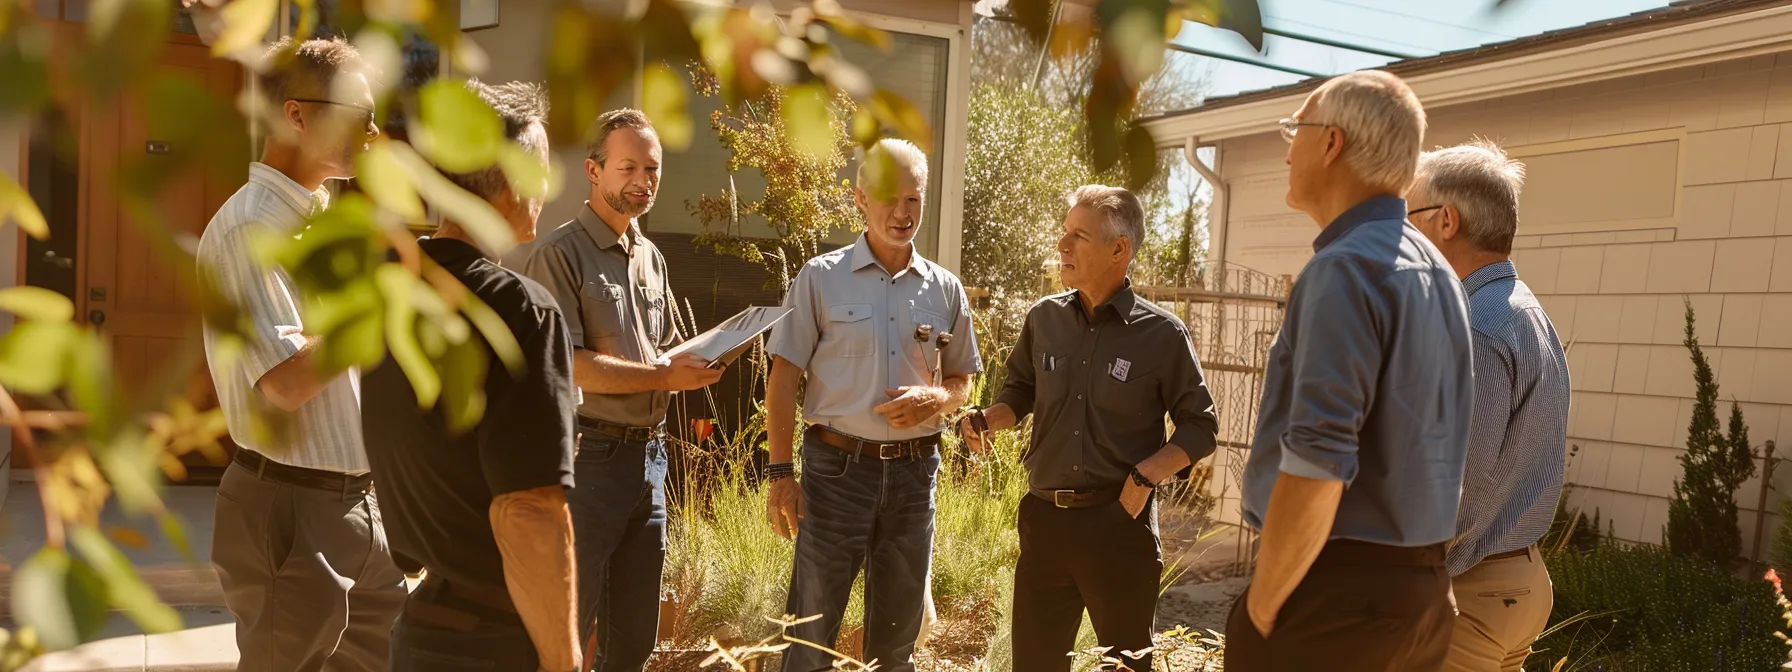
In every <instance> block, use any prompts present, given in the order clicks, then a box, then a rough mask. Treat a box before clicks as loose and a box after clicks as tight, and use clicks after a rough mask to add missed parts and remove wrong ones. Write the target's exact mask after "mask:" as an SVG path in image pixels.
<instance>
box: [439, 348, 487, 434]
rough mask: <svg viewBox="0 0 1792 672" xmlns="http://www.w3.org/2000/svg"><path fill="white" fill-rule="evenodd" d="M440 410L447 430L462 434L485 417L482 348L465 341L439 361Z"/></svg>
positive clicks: (484, 366)
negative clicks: (445, 420)
mask: <svg viewBox="0 0 1792 672" xmlns="http://www.w3.org/2000/svg"><path fill="white" fill-rule="evenodd" d="M441 365H442V411H443V413H444V414H445V415H446V416H447V418H448V429H449V431H452V432H456V433H459V432H464V431H467V430H470V429H472V428H473V427H474V426H475V425H478V424H479V418H480V417H482V416H484V415H485V403H486V399H485V371H486V363H485V348H483V347H481V346H480V344H479V342H478V341H475V340H470V339H469V340H465V341H462V342H460V343H459V344H457V345H454V346H453V347H450V348H448V351H447V353H445V354H444V356H443V358H442V362H441Z"/></svg>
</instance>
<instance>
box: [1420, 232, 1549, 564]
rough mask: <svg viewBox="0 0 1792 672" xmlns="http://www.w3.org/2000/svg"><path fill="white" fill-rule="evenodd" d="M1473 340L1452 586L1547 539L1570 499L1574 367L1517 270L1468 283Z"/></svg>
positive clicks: (1492, 267) (1486, 272)
mask: <svg viewBox="0 0 1792 672" xmlns="http://www.w3.org/2000/svg"><path fill="white" fill-rule="evenodd" d="M1462 289H1463V291H1465V292H1468V317H1469V325H1470V327H1472V328H1473V330H1474V332H1473V333H1474V348H1475V415H1474V425H1473V430H1472V431H1471V432H1470V433H1469V438H1468V466H1467V468H1466V469H1465V470H1464V471H1463V476H1462V510H1461V511H1460V512H1458V513H1457V514H1456V530H1457V532H1458V534H1459V535H1460V537H1459V538H1458V539H1457V540H1456V543H1455V545H1453V546H1451V547H1450V552H1449V555H1448V558H1447V560H1446V566H1447V567H1448V568H1449V570H1450V574H1451V575H1452V576H1454V575H1457V574H1461V573H1463V572H1466V571H1468V569H1469V568H1470V567H1473V566H1475V564H1476V563H1478V562H1480V561H1481V559H1482V558H1485V557H1487V556H1489V555H1492V554H1495V553H1505V552H1507V551H1516V550H1518V549H1521V548H1524V547H1526V546H1529V545H1531V544H1534V543H1537V540H1539V539H1542V538H1543V533H1545V532H1548V531H1549V523H1550V521H1551V520H1552V519H1553V518H1554V516H1555V511H1556V500H1558V499H1560V498H1561V496H1562V446H1563V445H1564V444H1565V443H1567V441H1568V389H1569V386H1568V358H1567V357H1566V356H1565V355H1563V353H1562V341H1561V339H1560V338H1558V337H1557V336H1556V329H1555V326H1554V325H1552V324H1550V322H1549V316H1548V315H1546V314H1544V312H1543V305H1542V304H1540V303H1538V302H1537V297H1536V295H1534V294H1532V293H1531V288H1530V287H1528V286H1526V285H1525V284H1524V281H1522V280H1519V279H1518V269H1517V268H1515V267H1513V265H1512V262H1510V261H1501V262H1495V263H1492V264H1488V265H1486V266H1482V267H1481V268H1480V269H1478V270H1476V271H1475V272H1473V273H1470V274H1469V275H1468V277H1467V278H1464V279H1463V280H1462Z"/></svg>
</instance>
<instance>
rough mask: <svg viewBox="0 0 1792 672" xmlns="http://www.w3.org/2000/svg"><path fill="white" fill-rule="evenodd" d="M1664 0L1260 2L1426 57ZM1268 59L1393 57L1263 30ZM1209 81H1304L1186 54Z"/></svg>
mask: <svg viewBox="0 0 1792 672" xmlns="http://www.w3.org/2000/svg"><path fill="white" fill-rule="evenodd" d="M1666 4H1667V2H1666V1H1665V0H1510V1H1509V2H1507V3H1506V5H1507V6H1506V7H1504V8H1501V9H1499V10H1494V9H1492V8H1493V5H1494V0H1259V6H1260V7H1261V8H1262V10H1263V24H1264V25H1265V26H1268V27H1272V28H1280V29H1282V30H1285V31H1289V32H1297V33H1305V34H1309V35H1313V36H1317V37H1323V38H1328V39H1332V40H1337V41H1340V42H1349V43H1354V44H1362V45H1373V46H1376V47H1380V48H1383V49H1386V50H1389V51H1395V52H1401V53H1407V54H1412V55H1415V56H1429V55H1432V54H1436V53H1438V52H1440V51H1452V50H1456V49H1466V48H1469V47H1474V46H1477V45H1481V44H1487V43H1489V42H1503V41H1505V40H1510V39H1513V38H1516V37H1521V36H1524V35H1533V34H1536V33H1540V32H1543V31H1546V30H1555V29H1558V28H1567V27H1571V26H1577V25H1580V24H1583V23H1587V22H1589V21H1597V20H1600V19H1607V18H1611V17H1615V16H1622V15H1625V14H1630V13H1632V12H1637V11H1642V10H1646V9H1651V8H1655V7H1661V6H1664V5H1666ZM1185 26H1186V27H1185V28H1184V29H1183V31H1182V34H1181V35H1179V36H1177V42H1179V43H1181V44H1187V45H1190V46H1195V47H1200V48H1203V49H1208V50H1211V51H1221V52H1225V53H1230V54H1236V55H1240V56H1253V53H1252V50H1251V47H1250V45H1249V44H1246V43H1245V41H1244V40H1243V39H1242V38H1240V37H1238V36H1237V35H1235V34H1232V33H1229V32H1226V31H1222V30H1217V29H1213V28H1209V27H1207V26H1203V25H1198V24H1195V23H1187V24H1185ZM1264 46H1265V48H1266V50H1267V52H1268V53H1267V54H1266V55H1264V56H1258V58H1262V59H1263V60H1268V61H1273V62H1276V63H1280V64H1284V65H1289V66H1293V67H1296V68H1300V69H1303V70H1309V71H1317V72H1324V73H1334V74H1335V73H1340V72H1348V71H1351V70H1357V69H1361V68H1369V67H1375V66H1378V65H1382V64H1385V63H1387V62H1388V61H1390V60H1393V59H1390V58H1388V57H1385V56H1377V55H1374V54H1363V53H1357V52H1351V51H1345V50H1341V49H1335V48H1332V47H1326V46H1321V45H1316V44H1312V43H1307V42H1300V41H1297V40H1291V39H1287V38H1282V37H1276V36H1273V35H1271V36H1266V37H1265V43H1264ZM1186 58H1189V59H1193V60H1194V61H1195V62H1196V63H1197V64H1198V66H1197V68H1196V70H1197V71H1200V72H1204V73H1205V75H1206V77H1207V79H1208V88H1209V95H1211V96H1222V95H1228V94H1232V93H1238V92H1241V91H1250V90H1254V89H1262V88H1268V87H1271V86H1277V85H1281V84H1288V83H1291V82H1295V81H1299V80H1300V79H1302V77H1301V76H1300V75H1293V74H1288V73H1283V72H1277V71H1274V70H1268V69H1265V68H1259V67H1255V66H1251V65H1245V64H1240V63H1231V62H1227V61H1223V60H1219V59H1212V58H1205V57H1200V56H1186Z"/></svg>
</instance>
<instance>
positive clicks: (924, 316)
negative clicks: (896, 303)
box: [902, 308, 958, 371]
mask: <svg viewBox="0 0 1792 672" xmlns="http://www.w3.org/2000/svg"><path fill="white" fill-rule="evenodd" d="M908 316H909V325H908V330H907V331H904V332H902V334H903V335H904V336H907V337H908V338H911V339H912V338H914V334H915V330H916V329H918V328H920V327H922V326H928V327H932V328H933V332H932V333H931V334H930V335H928V337H927V342H925V343H921V344H920V346H921V357H922V362H921V363H922V366H923V367H924V368H925V369H926V370H929V371H931V370H933V361H934V354H935V353H937V352H939V349H940V346H939V337H940V334H942V333H945V332H946V331H947V330H948V329H951V328H952V325H950V324H947V323H946V318H944V317H941V316H940V315H939V314H938V313H935V312H933V311H930V310H925V309H922V308H911V309H909V311H908ZM952 337H953V338H958V334H953V335H952Z"/></svg>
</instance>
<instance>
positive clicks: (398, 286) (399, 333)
mask: <svg viewBox="0 0 1792 672" xmlns="http://www.w3.org/2000/svg"><path fill="white" fill-rule="evenodd" d="M376 273H377V275H376V276H375V280H376V281H377V282H378V283H379V286H380V292H381V293H382V294H384V295H385V297H386V347H387V348H388V350H389V351H390V352H391V354H392V361H394V362H397V363H398V368H399V369H401V370H403V371H404V374H405V376H406V377H408V378H410V379H411V389H412V390H413V391H415V392H416V393H417V406H418V408H423V409H428V408H433V407H434V406H435V405H436V398H437V397H438V396H439V395H441V393H442V379H441V378H440V377H438V376H437V375H436V370H435V368H434V367H432V366H430V363H429V357H428V356H427V355H425V354H423V346H422V345H420V344H418V342H417V332H416V328H415V326H414V324H415V321H416V320H415V317H416V314H417V313H416V310H415V309H414V308H413V307H412V304H411V295H412V292H413V290H414V288H415V285H416V283H417V277H416V276H414V275H411V272H410V271H409V270H407V269H405V267H403V266H400V265H398V264H384V265H382V266H380V268H379V270H378V271H377V272H376Z"/></svg>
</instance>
